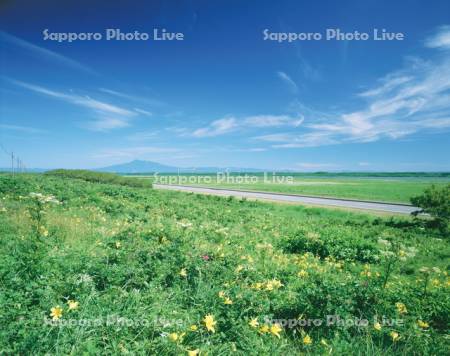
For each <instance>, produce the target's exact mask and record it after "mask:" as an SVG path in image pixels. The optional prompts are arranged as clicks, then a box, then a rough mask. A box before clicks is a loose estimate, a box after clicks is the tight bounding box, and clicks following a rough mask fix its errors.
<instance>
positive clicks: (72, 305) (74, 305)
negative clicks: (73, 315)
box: [67, 300, 79, 310]
mask: <svg viewBox="0 0 450 356" xmlns="http://www.w3.org/2000/svg"><path fill="white" fill-rule="evenodd" d="M78 304H79V303H78V302H77V301H75V300H68V301H67V305H68V306H69V310H75V309H78Z"/></svg>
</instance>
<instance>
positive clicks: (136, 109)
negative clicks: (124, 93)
mask: <svg viewBox="0 0 450 356" xmlns="http://www.w3.org/2000/svg"><path fill="white" fill-rule="evenodd" d="M134 111H136V112H137V113H139V114H142V115H145V116H153V113H151V112H150V111H147V110H143V109H139V108H134Z"/></svg>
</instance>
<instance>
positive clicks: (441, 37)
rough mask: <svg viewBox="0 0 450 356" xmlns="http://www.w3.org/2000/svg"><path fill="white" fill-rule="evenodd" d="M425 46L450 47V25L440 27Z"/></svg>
mask: <svg viewBox="0 0 450 356" xmlns="http://www.w3.org/2000/svg"><path fill="white" fill-rule="evenodd" d="M425 46H426V47H429V48H439V49H450V26H449V25H445V26H441V27H439V28H438V30H437V31H436V33H435V34H434V35H432V36H430V37H428V38H427V39H426V41H425Z"/></svg>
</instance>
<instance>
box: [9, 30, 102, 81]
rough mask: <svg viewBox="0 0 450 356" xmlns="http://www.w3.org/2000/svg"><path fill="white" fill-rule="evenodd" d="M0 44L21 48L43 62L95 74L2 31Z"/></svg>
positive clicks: (74, 62) (78, 63)
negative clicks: (46, 61) (50, 62)
mask: <svg viewBox="0 0 450 356" xmlns="http://www.w3.org/2000/svg"><path fill="white" fill-rule="evenodd" d="M0 42H4V43H7V44H9V45H13V46H16V47H18V48H21V49H23V50H25V51H26V52H27V53H29V54H30V55H32V56H34V57H36V58H38V59H44V60H48V61H52V62H56V63H59V64H61V65H64V66H67V67H71V68H73V69H77V70H80V71H83V72H86V73H89V74H96V72H95V71H94V70H92V69H91V68H89V67H87V66H85V65H83V64H81V63H80V62H77V61H76V60H73V59H71V58H68V57H66V56H63V55H61V54H59V53H56V52H53V51H51V50H49V49H46V48H44V47H40V46H37V45H35V44H33V43H30V42H28V41H25V40H24V39H21V38H19V37H16V36H13V35H11V34H9V33H6V32H4V31H0Z"/></svg>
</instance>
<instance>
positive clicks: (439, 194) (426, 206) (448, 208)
mask: <svg viewBox="0 0 450 356" xmlns="http://www.w3.org/2000/svg"><path fill="white" fill-rule="evenodd" d="M411 203H412V204H413V205H415V206H417V207H419V208H420V210H419V211H415V212H413V215H415V216H417V215H418V214H422V213H426V214H430V216H431V217H432V218H433V220H432V221H431V225H432V226H433V227H437V228H438V229H439V230H441V232H448V231H449V226H450V184H447V185H446V186H444V187H442V188H438V187H436V186H435V185H432V186H431V187H430V188H428V189H426V190H425V191H424V192H423V194H422V195H419V196H416V197H413V198H411Z"/></svg>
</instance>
